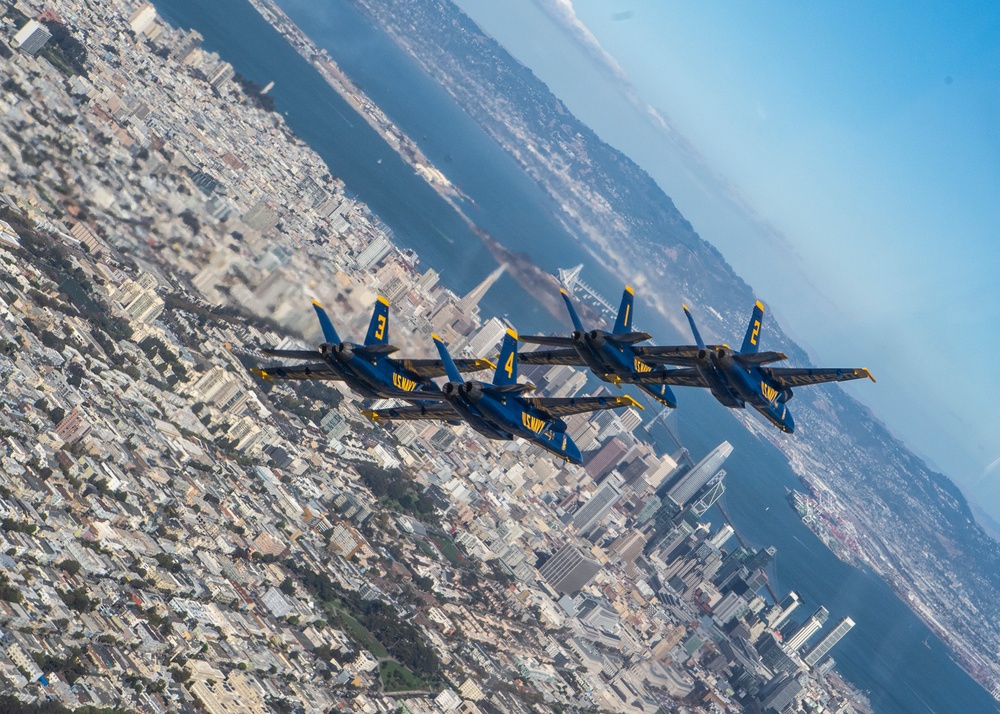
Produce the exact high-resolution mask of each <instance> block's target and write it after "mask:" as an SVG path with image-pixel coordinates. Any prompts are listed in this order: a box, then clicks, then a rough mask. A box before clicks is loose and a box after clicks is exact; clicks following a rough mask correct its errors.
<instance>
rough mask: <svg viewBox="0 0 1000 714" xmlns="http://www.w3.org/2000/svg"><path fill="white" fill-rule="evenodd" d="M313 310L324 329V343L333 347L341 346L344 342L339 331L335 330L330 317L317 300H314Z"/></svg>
mask: <svg viewBox="0 0 1000 714" xmlns="http://www.w3.org/2000/svg"><path fill="white" fill-rule="evenodd" d="M313 309H314V310H315V311H316V317H318V318H319V326H320V327H322V328H323V341H324V342H329V343H330V344H331V345H339V344H340V343H341V342H342V340H341V339H340V335H338V334H337V331H336V330H335V329H333V323H332V322H331V321H330V316H329V315H327V314H326V310H324V309H323V306H322V305H320V304H319V303H318V302H316V301H315V300H313Z"/></svg>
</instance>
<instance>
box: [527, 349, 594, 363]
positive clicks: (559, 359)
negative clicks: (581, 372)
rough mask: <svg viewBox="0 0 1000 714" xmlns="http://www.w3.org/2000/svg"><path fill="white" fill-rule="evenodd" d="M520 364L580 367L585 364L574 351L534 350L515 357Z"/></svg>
mask: <svg viewBox="0 0 1000 714" xmlns="http://www.w3.org/2000/svg"><path fill="white" fill-rule="evenodd" d="M517 359H518V361H520V363H521V364H568V365H574V366H577V367H582V366H584V365H585V364H586V363H585V362H584V361H583V359H581V358H580V354H579V353H578V352H577V351H576V350H535V351H534V352H522V353H521V354H519V355H518V356H517Z"/></svg>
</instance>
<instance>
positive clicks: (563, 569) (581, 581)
mask: <svg viewBox="0 0 1000 714" xmlns="http://www.w3.org/2000/svg"><path fill="white" fill-rule="evenodd" d="M600 569H601V564H600V563H598V562H597V561H596V560H593V559H592V558H588V557H587V556H585V555H584V554H583V553H582V552H581V551H580V549H579V548H577V547H576V546H575V545H573V544H572V543H567V544H566V545H564V546H563V547H562V548H560V549H559V550H558V551H556V554H555V555H553V556H552V557H551V558H549V559H548V560H547V561H545V564H544V565H543V566H542V567H541V568H539V569H538V573H539V575H541V576H542V577H543V578H545V582H547V583H548V584H549V586H551V587H552V589H553V590H555V591H557V592H561V593H574V592H576V591H577V590H579V589H580V588H582V587H583V586H584V585H586V584H587V583H589V582H590V581H591V579H592V578H593V577H594V576H595V575H597V573H598V571H600Z"/></svg>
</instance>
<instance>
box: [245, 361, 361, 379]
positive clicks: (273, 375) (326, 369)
mask: <svg viewBox="0 0 1000 714" xmlns="http://www.w3.org/2000/svg"><path fill="white" fill-rule="evenodd" d="M250 371H251V372H253V373H254V374H256V375H257V376H258V377H260V378H261V379H266V380H267V381H268V382H270V381H273V380H275V379H300V380H301V379H318V380H326V381H339V380H341V379H343V378H342V377H341V376H340V375H339V374H337V373H336V372H334V371H333V369H332V368H331V367H330V365H328V364H327V363H326V362H314V363H313V364H296V365H284V364H274V365H270V366H268V367H261V368H260V369H251V370H250Z"/></svg>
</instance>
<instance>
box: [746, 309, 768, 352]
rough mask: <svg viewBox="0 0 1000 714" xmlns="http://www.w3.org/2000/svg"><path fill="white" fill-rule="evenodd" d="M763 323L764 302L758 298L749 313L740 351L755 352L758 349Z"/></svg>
mask: <svg viewBox="0 0 1000 714" xmlns="http://www.w3.org/2000/svg"><path fill="white" fill-rule="evenodd" d="M763 324H764V303H762V302H761V301H760V300H758V301H757V304H756V305H754V306H753V314H751V315H750V324H749V325H747V334H746V336H745V337H744V338H743V346H742V347H741V348H740V352H742V353H743V354H745V355H752V354H755V353H756V352H758V351H759V350H760V328H761V325H763Z"/></svg>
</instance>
